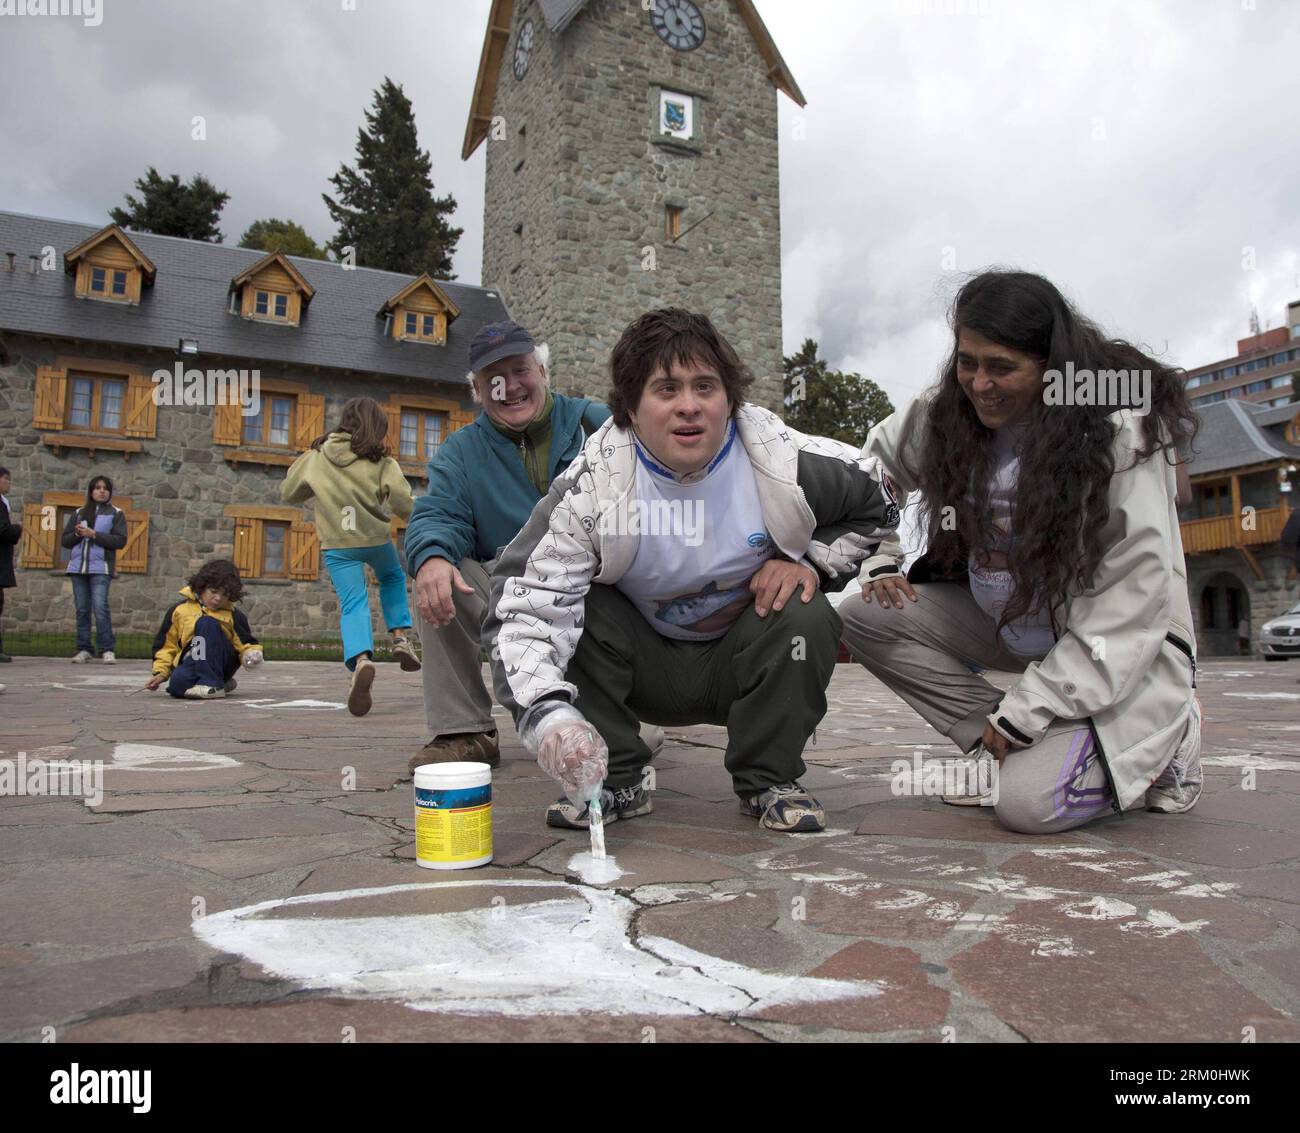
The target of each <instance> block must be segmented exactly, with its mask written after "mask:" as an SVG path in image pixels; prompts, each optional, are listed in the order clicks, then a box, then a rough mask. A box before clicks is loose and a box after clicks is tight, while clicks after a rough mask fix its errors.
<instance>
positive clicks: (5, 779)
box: [0, 751, 104, 806]
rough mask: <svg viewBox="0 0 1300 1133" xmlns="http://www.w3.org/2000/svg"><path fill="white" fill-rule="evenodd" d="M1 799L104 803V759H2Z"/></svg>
mask: <svg viewBox="0 0 1300 1133" xmlns="http://www.w3.org/2000/svg"><path fill="white" fill-rule="evenodd" d="M0 795H15V796H23V795H28V796H32V797H36V796H55V797H63V798H78V797H79V798H82V799H84V801H85V803H86V805H87V806H99V804H100V803H102V802H103V801H104V761H103V760H102V759H51V760H45V759H28V758H27V753H26V752H25V751H20V752H19V753H18V758H17V759H0Z"/></svg>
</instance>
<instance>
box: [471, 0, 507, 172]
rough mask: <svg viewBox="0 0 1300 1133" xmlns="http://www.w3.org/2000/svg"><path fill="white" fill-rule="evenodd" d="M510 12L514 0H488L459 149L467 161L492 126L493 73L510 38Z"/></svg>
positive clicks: (494, 83) (499, 63)
mask: <svg viewBox="0 0 1300 1133" xmlns="http://www.w3.org/2000/svg"><path fill="white" fill-rule="evenodd" d="M514 14H515V3H514V0H492V10H491V11H490V12H489V13H488V23H487V31H486V32H485V33H484V35H483V50H482V52H481V53H480V54H479V61H478V77H477V78H476V79H475V80H474V97H473V98H472V99H471V100H470V104H469V120H468V121H467V122H466V123H465V141H464V144H463V145H462V146H461V148H460V157H461V160H462V161H468V160H469V156H470V154H472V153H473V152H474V151H475V150H476V149H478V147H479V144H480V143H481V142H482V141H483V140H484V139H485V138H486V137H487V136H488V131H489V130H490V129H491V128H492V104H493V102H495V100H496V93H497V76H498V75H499V74H500V73H501V60H502V58H503V56H504V55H505V48H506V41H507V40H508V39H509V38H510V24H511V21H512V20H513V19H514Z"/></svg>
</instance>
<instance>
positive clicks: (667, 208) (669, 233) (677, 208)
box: [664, 205, 686, 244]
mask: <svg viewBox="0 0 1300 1133" xmlns="http://www.w3.org/2000/svg"><path fill="white" fill-rule="evenodd" d="M685 214H686V209H685V207H684V206H682V205H664V239H665V240H667V241H668V243H670V244H676V243H677V241H678V240H680V239H681V238H682V217H683V216H684V215H685Z"/></svg>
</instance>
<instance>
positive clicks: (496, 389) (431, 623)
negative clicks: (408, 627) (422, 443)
mask: <svg viewBox="0 0 1300 1133" xmlns="http://www.w3.org/2000/svg"><path fill="white" fill-rule="evenodd" d="M546 359H547V349H546V345H545V343H543V344H541V345H538V344H536V343H535V342H534V341H533V337H532V335H530V334H529V333H528V331H526V330H525V329H524V328H523V327H521V326H519V325H518V324H517V323H513V322H499V323H489V324H488V325H487V326H485V327H483V328H482V329H481V330H480V331H479V332H478V333H477V334H476V335H475V336H474V338H473V340H472V341H471V342H470V345H469V368H470V373H469V375H468V380H469V383H470V388H471V390H472V391H473V397H474V401H475V402H476V403H477V404H479V405H481V406H482V412H481V413H479V415H478V416H477V417H476V418H475V419H474V421H473V423H472V424H471V425H469V426H467V427H466V428H463V429H458V430H457V431H456V432H454V433H452V434H451V436H450V437H448V438H447V440H446V441H445V442H443V444H442V445H441V446H440V447H439V448H438V451H437V452H435V453H434V455H433V457H432V459H431V460H430V461H429V468H428V474H429V489H428V491H427V492H426V493H425V494H424V495H423V496H420V497H419V498H417V499H416V501H415V507H414V510H413V511H412V513H411V518H410V520H409V522H408V525H407V528H406V565H407V570H408V571H409V572H410V574H411V577H412V578H413V579H414V580H415V604H416V608H417V609H418V610H419V612H420V618H421V620H420V643H421V646H422V649H421V652H422V654H423V660H424V668H423V673H424V709H425V716H426V718H427V719H428V722H429V732H430V734H431V736H432V737H433V738H432V739H431V740H430V741H429V743H428V744H426V745H425V746H424V748H423V749H421V750H420V751H419V752H417V753H416V754H415V755H414V756H413V757H412V759H411V761H410V768H411V770H412V771H414V770H415V768H416V767H418V766H420V765H421V764H425V763H447V762H459V761H466V760H469V761H478V762H482V763H487V764H489V765H490V766H493V767H495V766H497V764H498V763H499V762H500V758H501V757H500V753H499V751H498V748H497V736H496V727H495V725H494V724H493V723H492V698H491V697H490V696H489V694H488V691H487V689H486V688H485V687H484V684H483V676H482V669H481V667H480V661H479V631H480V627H481V625H482V622H483V618H484V615H485V614H486V612H487V599H488V593H489V591H490V588H491V581H490V579H489V573H490V571H491V569H492V562H493V560H495V559H496V557H497V554H498V552H499V551H500V550H501V549H502V548H504V547H505V546H506V544H508V543H509V542H510V541H511V540H512V539H513V538H514V537H515V536H516V535H517V534H518V533H519V530H520V528H522V527H523V525H524V524H525V523H526V522H527V520H528V516H529V515H530V514H531V512H532V510H533V505H534V504H536V503H537V501H538V500H540V499H541V498H542V497H543V496H544V495H545V494H546V492H547V491H548V489H549V488H550V486H551V481H552V480H553V479H555V477H556V476H557V475H559V474H560V473H561V472H563V471H564V469H565V468H567V467H568V466H569V464H570V463H571V462H572V461H573V459H574V458H575V457H576V456H577V455H578V453H579V452H580V451H581V450H582V445H583V442H584V441H585V440H586V438H587V436H589V435H590V434H591V433H592V432H594V431H595V430H596V429H597V428H598V427H599V426H600V425H602V424H603V423H604V422H605V420H606V419H607V418H608V417H609V409H608V407H607V406H605V405H602V404H601V403H600V402H596V401H591V400H588V399H587V398H582V397H564V396H563V395H561V394H553V393H551V391H550V389H549V388H548V386H549V379H548V377H547V373H546Z"/></svg>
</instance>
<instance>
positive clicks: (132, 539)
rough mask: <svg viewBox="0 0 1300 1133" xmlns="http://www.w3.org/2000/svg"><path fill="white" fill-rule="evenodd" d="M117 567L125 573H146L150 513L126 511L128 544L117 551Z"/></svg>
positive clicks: (147, 566) (147, 567)
mask: <svg viewBox="0 0 1300 1133" xmlns="http://www.w3.org/2000/svg"><path fill="white" fill-rule="evenodd" d="M117 569H118V570H119V571H121V572H122V573H124V574H144V573H145V572H146V571H147V570H148V569H149V513H148V512H147V511H127V512H126V546H125V547H123V548H122V549H121V550H120V551H118V553H117Z"/></svg>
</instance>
